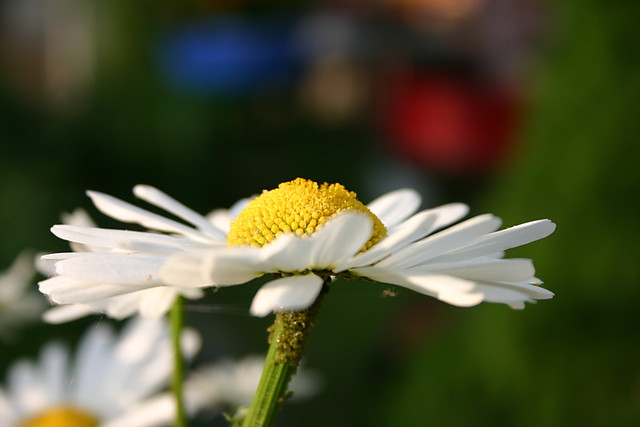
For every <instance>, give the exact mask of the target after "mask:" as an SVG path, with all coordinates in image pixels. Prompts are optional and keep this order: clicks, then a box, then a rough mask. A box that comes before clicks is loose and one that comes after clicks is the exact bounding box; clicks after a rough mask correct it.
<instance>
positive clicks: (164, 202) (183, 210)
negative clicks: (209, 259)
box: [133, 185, 227, 242]
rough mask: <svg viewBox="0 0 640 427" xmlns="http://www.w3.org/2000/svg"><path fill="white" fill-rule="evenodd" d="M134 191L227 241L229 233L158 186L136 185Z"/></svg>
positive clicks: (146, 199)
mask: <svg viewBox="0 0 640 427" xmlns="http://www.w3.org/2000/svg"><path fill="white" fill-rule="evenodd" d="M133 193H134V194H135V195H136V196H137V197H138V198H140V199H142V200H144V201H147V202H149V203H151V204H153V205H156V206H158V207H160V208H162V209H164V210H166V211H167V212H170V213H172V214H174V215H175V216H177V217H179V218H182V219H184V220H185V221H187V222H190V223H191V224H193V225H195V226H196V227H198V228H199V229H200V231H202V232H204V233H205V234H208V235H209V236H211V237H212V238H214V239H218V240H220V241H225V242H226V240H227V235H226V233H225V232H224V231H222V230H221V229H219V228H218V227H216V226H215V225H214V224H213V223H211V222H210V221H208V220H207V219H206V218H205V217H203V216H202V215H200V214H198V213H197V212H195V211H194V210H192V209H189V208H188V207H186V206H185V205H183V204H182V203H180V202H178V201H177V200H175V199H174V198H172V197H170V196H168V195H167V194H165V193H163V192H162V191H160V190H158V189H157V188H155V187H151V186H149V185H136V186H135V187H133Z"/></svg>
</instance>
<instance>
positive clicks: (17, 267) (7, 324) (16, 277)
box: [0, 252, 47, 339]
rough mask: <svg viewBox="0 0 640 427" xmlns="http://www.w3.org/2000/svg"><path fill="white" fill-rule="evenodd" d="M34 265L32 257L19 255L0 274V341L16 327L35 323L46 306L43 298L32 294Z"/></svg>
mask: <svg viewBox="0 0 640 427" xmlns="http://www.w3.org/2000/svg"><path fill="white" fill-rule="evenodd" d="M34 264H35V258H34V256H33V254H31V253H29V252H23V253H22V254H20V255H19V256H18V257H17V258H16V259H15V261H14V262H13V264H12V265H11V266H10V267H9V268H8V269H7V270H5V271H3V272H0V337H1V338H5V339H7V338H11V337H12V336H13V333H14V332H15V330H16V328H17V327H19V326H20V325H22V324H24V323H29V322H32V321H34V320H37V319H38V318H39V317H40V314H41V313H42V311H43V310H44V309H45V308H46V306H47V301H46V298H42V295H39V294H38V292H36V287H35V283H34V281H33V279H34V277H35V273H36V271H35V265H34Z"/></svg>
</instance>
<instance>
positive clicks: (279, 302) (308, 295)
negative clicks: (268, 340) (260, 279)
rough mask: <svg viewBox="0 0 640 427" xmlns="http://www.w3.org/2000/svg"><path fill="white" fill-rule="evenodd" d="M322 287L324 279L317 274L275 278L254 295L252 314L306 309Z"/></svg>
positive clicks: (263, 314)
mask: <svg viewBox="0 0 640 427" xmlns="http://www.w3.org/2000/svg"><path fill="white" fill-rule="evenodd" d="M321 289H322V279H321V278H320V277H318V276H316V275H315V274H308V275H306V276H290V277H284V278H282V279H276V280H273V281H271V282H269V283H267V284H265V285H263V286H262V287H261V288H260V290H258V292H257V293H256V295H255V297H253V301H252V303H251V314H252V315H254V316H259V317H264V316H266V315H267V314H269V313H271V312H272V311H297V310H304V309H305V308H308V307H309V306H311V304H313V303H314V301H315V300H316V298H318V295H319V294H320V290H321Z"/></svg>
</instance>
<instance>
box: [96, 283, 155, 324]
mask: <svg viewBox="0 0 640 427" xmlns="http://www.w3.org/2000/svg"><path fill="white" fill-rule="evenodd" d="M146 291H147V290H146V289H144V290H141V291H136V292H132V293H128V294H122V295H118V296H115V297H112V298H109V299H107V300H103V301H98V302H95V303H92V305H94V308H95V309H96V311H104V312H105V313H106V314H107V315H108V316H109V317H111V318H113V319H117V320H121V319H124V318H126V317H129V316H131V315H132V314H134V313H136V312H139V310H140V309H139V307H140V304H141V303H142V301H144V298H145V296H146V295H147V294H146Z"/></svg>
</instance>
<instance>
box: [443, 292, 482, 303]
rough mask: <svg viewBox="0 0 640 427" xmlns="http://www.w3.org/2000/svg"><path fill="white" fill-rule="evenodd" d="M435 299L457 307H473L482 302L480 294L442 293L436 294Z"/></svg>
mask: <svg viewBox="0 0 640 427" xmlns="http://www.w3.org/2000/svg"><path fill="white" fill-rule="evenodd" d="M436 298H438V299H439V300H440V301H442V302H446V303H448V304H451V305H455V306H457V307H473V306H475V305H478V304H480V303H481V302H482V301H484V294H483V293H482V292H455V291H451V292H448V291H444V292H442V293H440V294H438V296H437V297H436Z"/></svg>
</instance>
